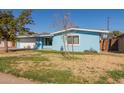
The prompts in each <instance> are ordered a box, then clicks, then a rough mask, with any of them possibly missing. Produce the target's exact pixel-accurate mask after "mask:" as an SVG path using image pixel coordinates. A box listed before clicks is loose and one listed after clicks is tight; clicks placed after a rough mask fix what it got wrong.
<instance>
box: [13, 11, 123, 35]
mask: <svg viewBox="0 0 124 93" xmlns="http://www.w3.org/2000/svg"><path fill="white" fill-rule="evenodd" d="M21 11H22V10H13V13H14V15H15V16H18V15H19V14H20V12H21ZM67 13H68V14H69V17H70V20H71V22H72V23H74V24H75V25H76V26H79V27H80V28H87V29H107V17H109V18H110V19H109V20H110V31H113V30H116V31H117V30H118V31H121V32H123V33H124V9H112V10H111V9H33V11H32V18H33V20H34V23H35V24H33V25H28V26H27V27H29V28H30V29H31V31H33V32H37V33H42V32H54V31H57V30H58V28H57V26H56V27H51V25H53V24H54V23H55V22H56V21H55V20H56V18H57V20H58V18H59V17H60V16H63V15H64V14H67ZM55 16H57V17H55Z"/></svg>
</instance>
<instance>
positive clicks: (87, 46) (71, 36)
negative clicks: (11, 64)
mask: <svg viewBox="0 0 124 93" xmlns="http://www.w3.org/2000/svg"><path fill="white" fill-rule="evenodd" d="M108 33H109V32H108V31H106V30H94V29H80V28H69V29H66V30H61V31H57V32H53V33H47V34H35V35H31V36H18V37H17V38H18V41H17V48H32V49H51V50H57V51H75V52H82V51H85V50H95V51H97V52H100V38H101V35H103V37H106V38H107V35H108Z"/></svg>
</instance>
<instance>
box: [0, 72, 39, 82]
mask: <svg viewBox="0 0 124 93" xmlns="http://www.w3.org/2000/svg"><path fill="white" fill-rule="evenodd" d="M37 83H38V82H34V81H31V80H28V79H25V78H18V77H15V76H13V75H11V74H5V73H0V84H37Z"/></svg>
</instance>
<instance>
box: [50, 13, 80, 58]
mask: <svg viewBox="0 0 124 93" xmlns="http://www.w3.org/2000/svg"><path fill="white" fill-rule="evenodd" d="M50 27H52V28H55V29H56V30H65V31H66V30H67V29H69V28H78V26H76V25H75V24H74V23H73V22H72V21H71V18H70V13H69V12H68V13H65V14H63V15H59V14H55V15H54V22H53V24H52V25H51V26H50ZM67 36H68V34H67V33H63V35H62V40H63V44H64V46H63V47H64V53H65V56H68V57H69V56H70V53H69V45H68V43H67ZM72 41H74V39H73V40H72ZM73 43H74V42H72V52H74V47H73Z"/></svg>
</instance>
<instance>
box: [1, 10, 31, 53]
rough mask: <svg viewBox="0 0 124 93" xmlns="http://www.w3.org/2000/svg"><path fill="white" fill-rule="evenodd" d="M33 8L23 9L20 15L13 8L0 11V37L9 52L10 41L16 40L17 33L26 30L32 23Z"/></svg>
mask: <svg viewBox="0 0 124 93" xmlns="http://www.w3.org/2000/svg"><path fill="white" fill-rule="evenodd" d="M31 13H32V10H23V11H22V12H21V14H20V15H19V16H18V17H15V16H14V15H13V14H12V11H11V10H1V11H0V38H1V39H2V40H3V41H4V45H5V51H6V52H8V41H9V40H10V41H15V40H16V35H17V34H20V33H22V32H25V31H29V30H30V29H29V28H26V25H27V24H32V23H33V20H32V17H31Z"/></svg>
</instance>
